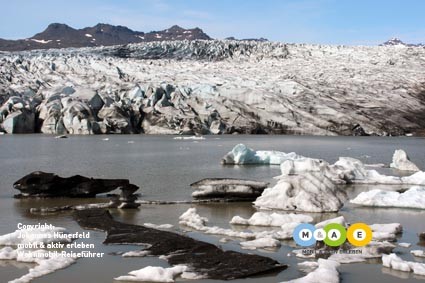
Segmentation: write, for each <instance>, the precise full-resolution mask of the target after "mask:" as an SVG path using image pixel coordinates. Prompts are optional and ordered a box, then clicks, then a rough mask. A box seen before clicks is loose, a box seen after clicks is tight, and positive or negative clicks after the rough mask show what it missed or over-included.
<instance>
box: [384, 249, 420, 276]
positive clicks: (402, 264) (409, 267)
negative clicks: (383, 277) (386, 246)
mask: <svg viewBox="0 0 425 283" xmlns="http://www.w3.org/2000/svg"><path fill="white" fill-rule="evenodd" d="M382 265H383V266H385V267H388V268H391V269H394V270H400V271H405V272H413V273H414V274H417V275H423V276H425V263H419V262H413V261H406V260H403V259H402V258H400V257H398V256H397V255H396V254H390V255H383V256H382Z"/></svg>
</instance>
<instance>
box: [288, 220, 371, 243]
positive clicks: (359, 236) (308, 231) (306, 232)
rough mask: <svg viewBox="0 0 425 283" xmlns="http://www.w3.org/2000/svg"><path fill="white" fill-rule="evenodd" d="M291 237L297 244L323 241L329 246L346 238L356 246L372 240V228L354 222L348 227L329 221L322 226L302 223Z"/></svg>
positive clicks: (343, 241) (342, 241) (344, 240)
mask: <svg viewBox="0 0 425 283" xmlns="http://www.w3.org/2000/svg"><path fill="white" fill-rule="evenodd" d="M292 236H293V238H294V241H295V243H297V245H299V246H302V247H310V246H312V245H314V244H315V243H316V241H323V242H324V243H325V244H326V245H328V246H330V247H338V246H341V245H343V244H344V243H345V242H346V241H347V240H348V242H349V243H350V244H351V245H353V246H356V247H362V246H365V245H367V244H369V243H370V241H372V229H370V227H369V226H368V225H367V224H365V223H354V224H352V225H351V226H350V227H348V229H346V228H345V227H344V226H342V225H341V224H338V223H330V224H328V225H326V226H325V227H323V228H316V227H314V225H312V224H306V223H302V224H300V225H298V226H297V227H295V229H294V232H293V235H292Z"/></svg>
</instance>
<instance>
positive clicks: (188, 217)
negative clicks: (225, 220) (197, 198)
mask: <svg viewBox="0 0 425 283" xmlns="http://www.w3.org/2000/svg"><path fill="white" fill-rule="evenodd" d="M179 220H180V221H179V224H180V225H184V226H187V227H190V228H192V229H194V230H197V231H200V232H203V233H205V234H214V235H224V236H227V237H234V238H242V239H248V240H254V239H260V238H267V237H270V238H273V239H276V240H288V239H292V233H293V231H294V229H295V227H296V226H298V225H299V224H300V223H297V222H291V223H285V224H284V225H282V226H280V229H278V230H270V231H259V232H251V231H235V230H232V229H225V228H220V227H217V226H211V227H209V226H206V223H207V222H208V219H207V218H206V217H201V216H200V215H199V214H198V213H197V211H196V208H189V209H188V210H187V211H186V212H185V213H183V214H182V215H181V216H180V218H179Z"/></svg>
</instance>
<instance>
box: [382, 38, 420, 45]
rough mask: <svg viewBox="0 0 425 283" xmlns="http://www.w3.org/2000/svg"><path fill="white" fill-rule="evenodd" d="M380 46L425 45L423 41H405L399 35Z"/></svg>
mask: <svg viewBox="0 0 425 283" xmlns="http://www.w3.org/2000/svg"><path fill="white" fill-rule="evenodd" d="M379 46H406V47H424V46H425V45H424V44H422V43H418V44H412V43H404V42H403V41H401V40H400V39H399V38H397V37H393V38H391V39H390V40H387V41H385V42H384V43H382V44H380V45H379Z"/></svg>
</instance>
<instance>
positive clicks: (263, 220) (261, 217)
mask: <svg viewBox="0 0 425 283" xmlns="http://www.w3.org/2000/svg"><path fill="white" fill-rule="evenodd" d="M312 221H313V217H311V216H309V215H304V214H294V213H290V214H280V213H275V212H274V213H272V214H269V213H266V212H256V213H254V214H253V215H252V216H251V217H250V218H249V219H245V218H242V217H240V216H234V217H233V218H232V220H230V224H233V225H251V226H275V227H280V226H282V225H285V224H287V223H293V222H295V223H298V224H299V223H309V222H312Z"/></svg>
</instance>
